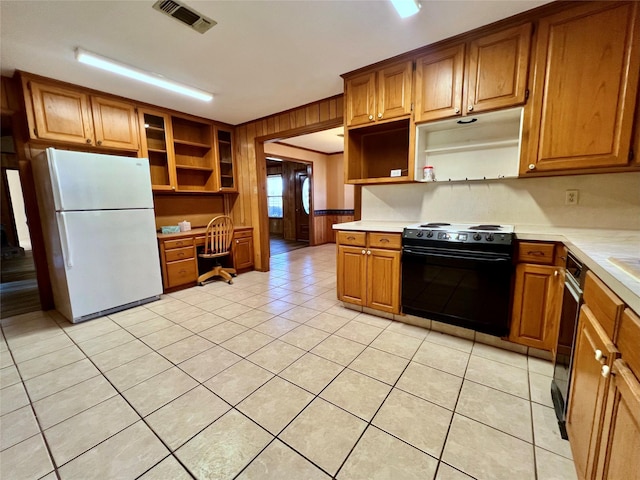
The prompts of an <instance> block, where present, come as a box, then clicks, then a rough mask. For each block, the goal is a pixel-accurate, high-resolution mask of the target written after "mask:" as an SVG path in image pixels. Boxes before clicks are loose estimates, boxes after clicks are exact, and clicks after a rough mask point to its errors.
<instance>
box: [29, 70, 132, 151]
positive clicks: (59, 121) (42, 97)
mask: <svg viewBox="0 0 640 480" xmlns="http://www.w3.org/2000/svg"><path fill="white" fill-rule="evenodd" d="M23 91H24V96H25V100H26V105H27V120H28V122H29V136H30V138H31V139H32V140H40V141H42V140H45V141H52V142H62V143H67V144H78V145H80V144H81V145H85V146H90V147H100V148H110V149H117V150H129V151H137V150H138V148H139V140H138V138H139V131H138V119H137V114H136V110H135V106H134V105H132V104H130V103H127V102H123V101H120V100H116V99H111V98H107V97H101V96H94V95H90V94H89V93H87V91H85V90H83V89H81V88H74V87H72V86H66V85H64V84H59V83H56V82H54V81H52V82H51V83H48V82H45V81H40V80H36V79H33V78H30V77H29V76H28V75H24V76H23Z"/></svg>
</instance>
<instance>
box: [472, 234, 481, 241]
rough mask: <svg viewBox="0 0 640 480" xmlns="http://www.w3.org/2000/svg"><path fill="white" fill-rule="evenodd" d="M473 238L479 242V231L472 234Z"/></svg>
mask: <svg viewBox="0 0 640 480" xmlns="http://www.w3.org/2000/svg"><path fill="white" fill-rule="evenodd" d="M473 239H474V240H475V241H476V242H479V241H480V240H482V235H480V234H479V233H474V234H473Z"/></svg>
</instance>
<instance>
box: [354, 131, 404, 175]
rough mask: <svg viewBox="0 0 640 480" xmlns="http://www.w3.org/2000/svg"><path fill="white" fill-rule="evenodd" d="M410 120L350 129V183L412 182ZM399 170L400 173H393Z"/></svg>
mask: <svg viewBox="0 0 640 480" xmlns="http://www.w3.org/2000/svg"><path fill="white" fill-rule="evenodd" d="M409 125H410V121H409V119H403V120H398V121H395V122H389V123H384V124H378V125H374V126H370V127H360V128H354V129H349V130H348V132H347V142H346V147H347V175H348V176H347V180H348V182H349V183H355V184H367V183H395V182H407V181H410V174H409ZM392 170H395V171H397V170H400V176H394V177H392V176H391V171H392Z"/></svg>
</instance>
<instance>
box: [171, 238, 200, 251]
mask: <svg viewBox="0 0 640 480" xmlns="http://www.w3.org/2000/svg"><path fill="white" fill-rule="evenodd" d="M191 246H193V238H192V237H188V238H180V239H178V240H165V242H164V248H165V250H169V249H170V248H180V247H191Z"/></svg>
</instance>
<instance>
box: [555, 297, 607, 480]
mask: <svg viewBox="0 0 640 480" xmlns="http://www.w3.org/2000/svg"><path fill="white" fill-rule="evenodd" d="M618 355H619V354H618V350H617V349H616V347H615V346H614V344H613V342H612V341H611V339H610V338H609V337H608V336H607V334H606V332H605V331H604V330H603V329H602V327H601V326H600V324H599V323H598V320H597V319H596V317H595V316H594V314H593V312H592V311H591V309H590V308H589V306H587V305H583V306H582V308H581V309H580V319H579V323H578V332H577V334H576V340H575V345H574V353H573V366H572V377H571V388H570V389H569V391H570V395H569V411H568V415H567V433H568V435H569V441H570V443H571V450H572V452H573V461H574V463H575V466H576V470H577V472H578V478H580V479H592V478H593V469H594V465H595V461H596V459H597V455H598V449H599V446H598V438H599V435H600V432H601V429H602V419H603V415H602V412H603V406H604V400H605V397H606V394H607V390H608V388H609V377H608V376H603V375H602V372H603V367H607V368H608V369H610V368H611V367H612V366H613V362H614V360H615V359H616V358H617V357H618Z"/></svg>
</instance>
